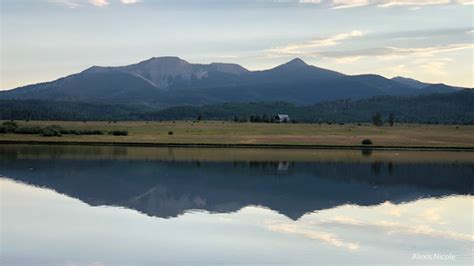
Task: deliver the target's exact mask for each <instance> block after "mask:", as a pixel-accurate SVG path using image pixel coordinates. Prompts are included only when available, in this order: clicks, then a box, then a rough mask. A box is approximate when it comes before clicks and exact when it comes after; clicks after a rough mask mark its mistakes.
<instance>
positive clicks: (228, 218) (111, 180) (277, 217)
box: [0, 145, 474, 265]
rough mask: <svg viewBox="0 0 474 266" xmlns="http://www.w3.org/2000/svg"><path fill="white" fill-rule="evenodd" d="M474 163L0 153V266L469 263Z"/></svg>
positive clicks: (389, 157) (414, 157)
mask: <svg viewBox="0 0 474 266" xmlns="http://www.w3.org/2000/svg"><path fill="white" fill-rule="evenodd" d="M473 180H474V154H473V153H469V152H420V151H370V150H363V151H357V150H354V151H341V150H327V151H325V150H265V149H191V148H140V147H129V148H127V147H92V146H91V147H80V146H40V145H38V146H23V145H3V146H0V185H1V188H0V189H1V206H0V207H1V264H2V265H157V264H161V265H236V264H238V265H262V264H266V265H275V264H276V265H316V264H338V265H340V264H343V265H357V264H359V265H367V264H404V265H406V264H412V265H423V264H429V265H432V264H442V265H452V264H460V265H472V264H473V258H474V257H473V244H474V234H473V220H474V218H473V208H474V207H473V206H474V205H473V200H474V197H473V191H474V189H473Z"/></svg>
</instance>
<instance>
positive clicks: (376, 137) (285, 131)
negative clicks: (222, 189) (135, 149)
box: [0, 121, 474, 147]
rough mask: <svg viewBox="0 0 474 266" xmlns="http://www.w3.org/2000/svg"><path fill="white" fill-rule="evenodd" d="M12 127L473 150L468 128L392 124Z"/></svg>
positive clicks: (172, 139)
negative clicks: (369, 142)
mask: <svg viewBox="0 0 474 266" xmlns="http://www.w3.org/2000/svg"><path fill="white" fill-rule="evenodd" d="M16 122H17V124H18V126H28V127H33V126H42V127H45V126H50V125H59V126H61V127H63V128H65V129H68V130H102V131H105V132H110V131H114V130H126V131H128V135H127V136H113V135H109V134H107V133H105V134H103V135H63V136H60V137H44V136H41V135H38V134H36V135H30V134H11V133H4V134H0V141H48V142H50V141H61V142H65V141H66V142H67V141H71V142H72V141H74V142H80V141H84V142H134V143H183V144H184V143H212V144H297V145H347V146H351V145H360V144H361V141H362V140H363V139H371V140H372V141H373V145H375V146H406V147H410V146H427V147H474V126H472V125H471V126H467V125H466V126H463V125H459V126H456V125H420V124H395V125H394V126H393V127H389V126H383V127H376V126H373V125H371V124H344V125H335V124H332V125H328V124H302V123H298V124H291V123H289V124H267V123H234V122H222V121H200V122H192V121H176V122H115V123H114V122H93V121H92V122H89V121H88V122H63V121H61V122H59V121H29V122H26V121H16Z"/></svg>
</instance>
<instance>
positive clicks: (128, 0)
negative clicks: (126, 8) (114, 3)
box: [120, 0, 140, 5]
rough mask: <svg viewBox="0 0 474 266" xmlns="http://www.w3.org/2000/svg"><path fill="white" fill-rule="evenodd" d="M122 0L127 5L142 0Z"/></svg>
mask: <svg viewBox="0 0 474 266" xmlns="http://www.w3.org/2000/svg"><path fill="white" fill-rule="evenodd" d="M120 2H121V3H122V4H125V5H132V4H136V3H138V2H140V0H120Z"/></svg>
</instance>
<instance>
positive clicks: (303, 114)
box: [0, 90, 474, 124]
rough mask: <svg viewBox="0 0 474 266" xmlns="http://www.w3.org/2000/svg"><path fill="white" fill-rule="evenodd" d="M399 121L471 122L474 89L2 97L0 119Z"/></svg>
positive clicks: (473, 122) (473, 110)
mask: <svg viewBox="0 0 474 266" xmlns="http://www.w3.org/2000/svg"><path fill="white" fill-rule="evenodd" d="M377 113H379V114H381V116H382V118H383V119H384V120H385V119H387V118H388V117H389V115H390V114H393V116H394V117H395V120H396V121H397V122H405V123H441V124H474V91H472V90H463V91H460V92H456V93H443V94H430V95H420V96H414V97H405V96H380V97H374V98H369V99H362V100H338V101H331V102H324V103H320V104H316V105H312V106H298V105H294V104H290V103H285V102H272V103H263V102H260V103H223V104H215V105H203V106H177V107H171V108H167V109H161V110H160V109H158V108H157V107H154V106H150V105H117V104H97V103H85V102H67V101H38V100H28V101H18V100H1V101H0V119H1V120H78V121H81V120H105V121H107V120H197V119H203V120H236V121H252V122H270V121H271V116H273V115H275V114H288V115H290V117H291V118H292V120H296V121H297V122H316V123H317V122H323V123H324V122H330V123H347V122H369V121H372V118H373V116H374V115H375V114H377Z"/></svg>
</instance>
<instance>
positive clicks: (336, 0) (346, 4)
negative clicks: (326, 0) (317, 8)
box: [332, 0, 370, 9]
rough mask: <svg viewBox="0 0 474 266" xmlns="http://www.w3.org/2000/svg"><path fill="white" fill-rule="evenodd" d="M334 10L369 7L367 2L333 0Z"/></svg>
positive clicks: (363, 0) (367, 0) (361, 0)
mask: <svg viewBox="0 0 474 266" xmlns="http://www.w3.org/2000/svg"><path fill="white" fill-rule="evenodd" d="M332 4H333V7H332V8H334V9H342V8H353V7H359V6H366V5H369V4H370V2H369V0H333V1H332Z"/></svg>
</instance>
